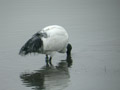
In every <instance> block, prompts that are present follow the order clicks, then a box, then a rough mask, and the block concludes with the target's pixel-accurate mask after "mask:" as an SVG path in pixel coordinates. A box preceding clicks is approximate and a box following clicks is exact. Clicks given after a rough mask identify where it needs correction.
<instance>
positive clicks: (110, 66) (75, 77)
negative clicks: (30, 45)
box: [0, 0, 120, 90]
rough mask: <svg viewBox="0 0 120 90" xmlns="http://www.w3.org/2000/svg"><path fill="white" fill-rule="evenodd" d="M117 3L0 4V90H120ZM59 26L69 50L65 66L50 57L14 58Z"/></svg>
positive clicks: (59, 57) (51, 0) (22, 0)
mask: <svg viewBox="0 0 120 90" xmlns="http://www.w3.org/2000/svg"><path fill="white" fill-rule="evenodd" d="M119 9H120V7H119V1H118V0H114V1H113V0H71V1H68V0H67V1H64V2H63V1H62V0H60V1H56V0H44V1H43V0H34V1H33V0H2V1H0V13H1V15H0V90H120V35H119V34H120V30H119V29H120V25H119V24H120V11H119ZM53 24H57V25H61V26H63V27H64V28H65V29H66V30H67V31H68V33H69V40H70V43H71V44H72V46H73V50H72V56H71V58H69V60H70V61H72V62H71V63H69V62H67V61H66V59H68V58H66V55H65V54H58V53H57V54H56V55H55V56H54V58H53V60H52V64H53V66H51V65H49V66H46V63H45V56H44V55H34V54H31V55H28V56H25V57H21V56H19V55H18V53H19V50H20V48H21V46H22V45H23V44H24V43H25V42H26V41H27V40H28V39H29V38H30V37H31V36H32V35H33V34H34V33H36V32H37V31H38V30H40V29H42V28H43V27H45V26H47V25H53Z"/></svg>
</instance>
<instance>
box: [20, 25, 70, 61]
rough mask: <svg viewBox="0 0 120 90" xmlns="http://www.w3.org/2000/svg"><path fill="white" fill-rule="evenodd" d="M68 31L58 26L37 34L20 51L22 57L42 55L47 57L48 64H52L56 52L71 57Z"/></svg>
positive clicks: (52, 26) (48, 27) (46, 28)
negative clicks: (33, 54) (35, 54)
mask: <svg viewBox="0 0 120 90" xmlns="http://www.w3.org/2000/svg"><path fill="white" fill-rule="evenodd" d="M68 38H69V37H68V33H67V31H66V30H65V29H64V28H63V27H61V26H58V25H51V26H47V27H45V28H43V29H42V30H40V31H38V32H37V33H35V34H34V35H33V36H32V38H30V39H29V40H28V41H27V42H26V43H25V44H24V45H23V46H22V48H21V49H20V52H19V54H20V55H27V54H29V53H40V54H45V55H46V62H47V63H48V62H49V63H51V59H52V57H53V56H54V54H55V53H56V52H59V53H66V54H67V57H68V56H70V55H71V49H72V46H71V44H69V43H68V42H69V41H68Z"/></svg>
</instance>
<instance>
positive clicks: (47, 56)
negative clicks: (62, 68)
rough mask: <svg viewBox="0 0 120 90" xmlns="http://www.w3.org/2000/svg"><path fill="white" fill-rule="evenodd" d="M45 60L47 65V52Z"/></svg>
mask: <svg viewBox="0 0 120 90" xmlns="http://www.w3.org/2000/svg"><path fill="white" fill-rule="evenodd" d="M45 60H46V64H47V65H48V55H47V54H46V58H45Z"/></svg>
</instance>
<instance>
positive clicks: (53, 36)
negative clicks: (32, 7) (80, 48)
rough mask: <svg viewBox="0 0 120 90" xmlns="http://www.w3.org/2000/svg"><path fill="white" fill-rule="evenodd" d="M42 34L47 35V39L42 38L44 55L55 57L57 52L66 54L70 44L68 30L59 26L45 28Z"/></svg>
mask: <svg viewBox="0 0 120 90" xmlns="http://www.w3.org/2000/svg"><path fill="white" fill-rule="evenodd" d="M40 33H46V34H47V38H45V37H42V38H41V39H42V41H43V50H44V51H43V53H44V54H47V55H50V56H53V55H54V53H55V52H60V53H65V52H66V47H67V44H68V34H67V32H66V30H65V29H64V28H63V27H61V26H58V25H52V26H48V27H45V28H44V29H43V30H41V31H40Z"/></svg>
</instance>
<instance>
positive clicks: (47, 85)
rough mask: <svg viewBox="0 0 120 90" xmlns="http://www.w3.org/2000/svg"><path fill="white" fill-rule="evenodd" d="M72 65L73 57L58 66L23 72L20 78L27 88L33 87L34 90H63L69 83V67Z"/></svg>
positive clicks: (46, 66) (47, 65) (62, 61)
mask: <svg viewBox="0 0 120 90" xmlns="http://www.w3.org/2000/svg"><path fill="white" fill-rule="evenodd" d="M71 65H72V58H71V56H67V58H66V60H61V61H60V62H59V63H58V64H57V66H53V65H51V64H50V65H49V64H46V65H45V66H43V67H42V68H41V69H40V70H35V71H34V72H23V73H22V74H21V75H20V78H21V80H22V82H23V83H24V85H25V86H27V87H32V89H34V90H51V89H53V88H54V89H55V90H58V89H63V88H65V87H67V86H68V83H69V81H70V80H69V78H70V75H69V70H68V67H71Z"/></svg>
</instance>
